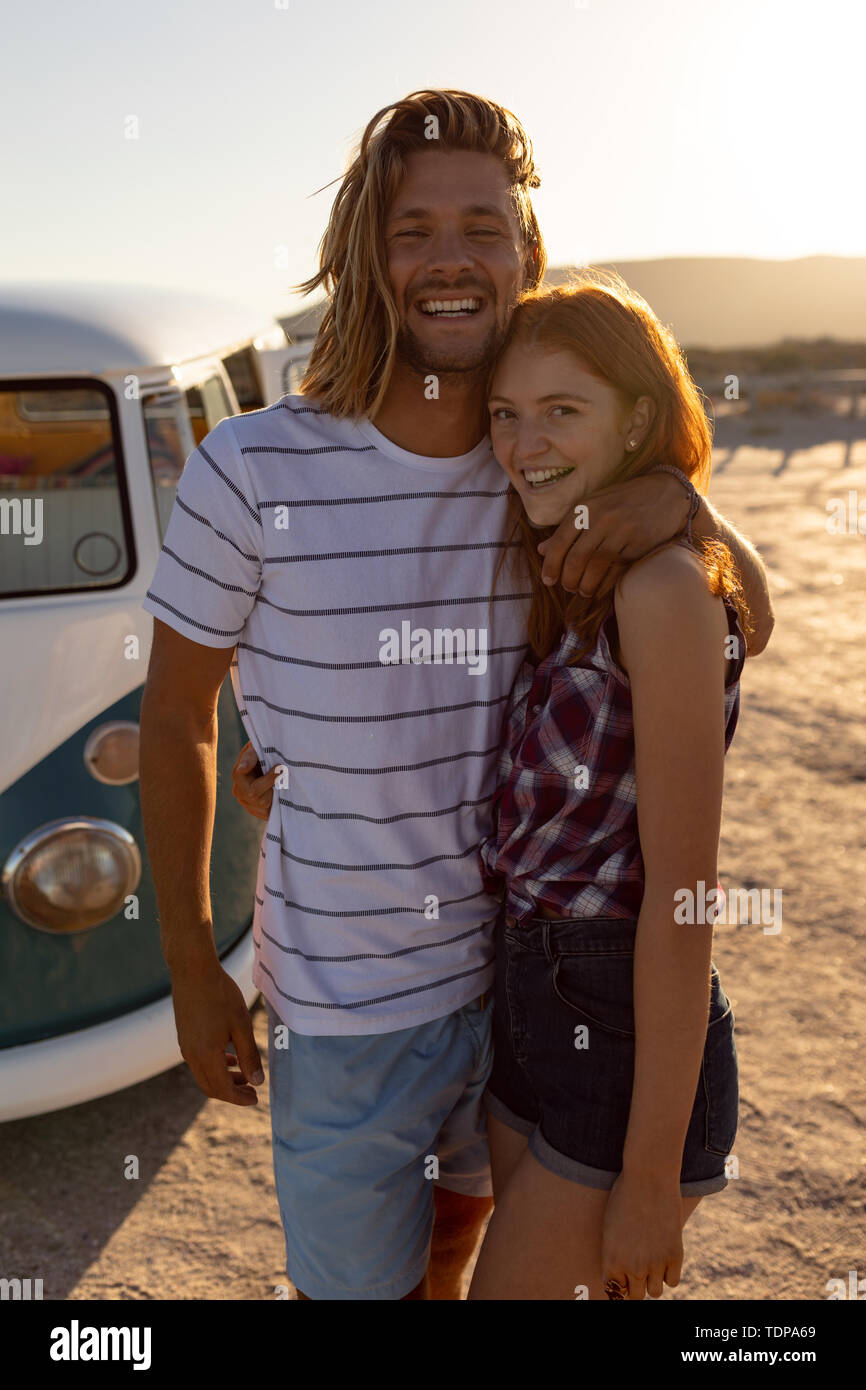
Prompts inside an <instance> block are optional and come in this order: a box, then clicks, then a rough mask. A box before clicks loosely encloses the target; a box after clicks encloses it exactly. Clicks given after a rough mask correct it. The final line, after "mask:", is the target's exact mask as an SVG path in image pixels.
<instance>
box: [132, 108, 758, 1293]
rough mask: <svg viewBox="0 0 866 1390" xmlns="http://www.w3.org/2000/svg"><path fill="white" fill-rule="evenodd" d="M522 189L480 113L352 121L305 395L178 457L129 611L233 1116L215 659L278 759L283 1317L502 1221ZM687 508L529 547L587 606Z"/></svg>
mask: <svg viewBox="0 0 866 1390" xmlns="http://www.w3.org/2000/svg"><path fill="white" fill-rule="evenodd" d="M537 184H538V177H537V174H536V173H535V169H534V164H533V157H532V149H531V145H530V143H529V141H528V139H527V137H526V135H525V133H524V132H523V130H522V128H521V126H520V125H519V123H518V122H517V121H516V119H515V118H514V117H513V116H512V115H511V113H509V112H507V111H505V110H504V109H503V108H501V107H499V106H497V105H495V104H494V103H492V102H489V101H486V100H484V99H482V98H479V97H474V96H471V95H469V94H467V93H463V92H419V93H414V94H412V95H411V96H410V97H407V98H405V99H404V100H403V101H401V102H398V103H395V104H394V106H392V107H387V108H384V110H383V111H380V112H379V113H377V115H376V116H374V117H373V119H372V120H371V121H370V123H369V124H368V126H367V128H366V130H365V132H364V136H363V138H362V141H361V144H360V147H359V150H358V153H357V156H356V158H355V159H354V161H353V163H352V164H351V166H350V168H349V170H348V172H347V174H346V176H345V178H344V180H343V183H342V185H341V188H340V191H339V193H338V195H337V198H336V200H335V203H334V207H333V210H332V214H331V219H330V223H329V226H328V229H327V232H326V234H325V237H324V240H323V243H322V251H321V269H320V272H319V273H318V275H316V276H315V277H313V279H312V280H310V281H308V282H307V285H306V288H307V289H308V290H309V289H312V288H314V287H315V286H316V285H317V284H324V285H325V286H326V287H327V288H328V290H329V294H330V303H329V307H328V309H327V311H326V314H325V317H324V320H323V323H322V327H321V329H320V332H319V335H318V338H317V340H316V345H315V348H314V351H313V354H312V357H311V360H310V365H309V368H308V370H307V373H306V376H305V378H304V383H303V389H304V394H303V396H295V397H284V398H283V399H282V400H281V401H280V402H278V403H277V405H275V406H272V407H270V408H269V409H267V410H263V411H257V412H253V413H252V414H248V415H244V416H242V417H239V418H236V419H226V420H223V421H222V422H221V423H220V424H219V425H218V426H217V427H216V429H214V430H212V431H211V433H210V435H209V436H208V437H207V439H205V440H204V442H203V443H202V444H201V445H200V446H199V448H198V449H197V450H196V451H195V452H194V453H193V454H192V455H191V457H190V459H189V460H188V463H187V466H186V469H185V470H184V473H183V475H182V478H181V480H180V486H179V489H178V500H177V503H176V505H175V508H174V511H173V513H172V517H171V520H170V524H169V527H168V530H167V534H166V538H165V544H164V546H163V553H162V555H161V556H160V561H159V565H158V567H157V572H156V575H155V577H154V581H153V585H152V587H151V589H150V590H149V591H148V598H147V600H146V601H145V605H144V606H145V608H146V609H147V611H149V612H150V613H152V614H153V616H154V618H155V620H156V621H155V622H154V643H153V651H152V655H151V663H150V668H149V672H148V680H147V687H146V691H145V696H144V702H143V707H142V770H141V793H142V805H143V812H144V818H145V829H146V834H147V843H148V849H149V852H150V858H151V863H152V866H153V872H154V877H155V882H156V886H157V895H158V901H159V910H160V919H161V926H162V934H163V948H164V951H165V956H166V960H167V962H168V964H169V967H170V970H171V975H172V986H173V994H174V1002H175V1016H176V1021H177V1029H178V1038H179V1041H180V1045H181V1051H182V1054H183V1056H184V1058H185V1059H186V1061H187V1062H188V1063H189V1065H190V1068H191V1070H192V1072H193V1074H194V1076H195V1078H196V1080H197V1081H198V1083H199V1085H200V1086H201V1087H202V1089H203V1090H204V1091H205V1093H206V1094H207V1095H209V1096H212V1097H215V1098H218V1099H222V1100H226V1101H229V1102H231V1103H234V1104H239V1105H246V1104H255V1103H256V1095H255V1090H254V1087H255V1086H256V1085H258V1084H260V1083H261V1082H262V1080H263V1076H262V1071H261V1064H260V1059H259V1055H258V1051H257V1048H256V1044H255V1040H254V1037H253V1032H252V1026H251V1022H250V1018H249V1014H248V1012H247V1010H246V1008H245V1006H244V1004H243V1000H242V998H241V995H240V991H239V990H238V989H237V987H236V986H235V985H234V984H233V982H232V981H231V980H230V979H229V977H228V976H227V975H226V973H225V972H224V971H223V970H222V968H221V966H220V964H219V961H218V959H217V957H216V954H215V950H214V945H213V936H212V930H211V915H210V902H209V897H208V887H207V885H208V858H209V848H210V832H211V826H212V819H213V807H214V797H215V780H214V749H215V742H216V723H215V708H216V700H217V694H218V691H219V688H220V685H221V683H222V681H223V678H224V676H225V674H226V672H227V670H228V669H229V664H230V662H231V658H232V653H233V651H234V650H235V648H237V653H238V662H237V670H236V671H234V670H233V672H232V676H233V680H234V684H235V693H236V696H237V698H238V704H239V708H241V710H242V714H243V718H244V719H245V721H246V725H247V728H248V731H249V734H250V741H251V743H252V745H253V748H254V750H255V753H256V755H257V757H258V760H259V762H260V764H261V767H262V768H266V769H268V772H267V775H266V777H264V778H258V779H256V781H255V784H254V788H253V793H252V795H253V797H257V796H258V797H262V796H264V797H265V798H266V799H267V798H269V797H270V796H271V787H272V786H274V785H276V790H277V793H278V794H277V795H276V796H274V797H273V799H272V800H271V801H270V802H269V803H268V809H267V810H264V809H263V810H262V814H263V815H266V816H267V827H266V830H265V833H264V837H263V848H262V858H261V862H260V867H259V877H258V885H257V891H256V908H255V916H254V936H255V942H256V966H255V975H254V979H255V982H256V984H257V985H258V986H259V987H260V989H261V990H262V993H263V994H264V996H265V999H266V1001H267V1005H268V1018H269V1029H270V1031H269V1064H270V1088H271V1106H272V1126H273V1144H274V1169H275V1176H276V1183H277V1194H278V1199H279V1203H280V1209H281V1214H282V1219H283V1224H284V1229H285V1232H286V1239H287V1268H288V1273H289V1276H290V1277H291V1278H292V1280H293V1281H294V1283H295V1285H296V1286H297V1288H298V1290H299V1293H300V1294H301V1296H302V1297H307V1298H312V1299H318V1298H334V1299H400V1298H426V1297H430V1296H432V1297H437V1298H458V1297H459V1296H460V1284H461V1279H462V1276H463V1272H464V1269H465V1266H466V1263H467V1261H468V1259H469V1258H470V1256H471V1254H472V1251H473V1250H474V1247H475V1245H476V1243H477V1239H478V1236H479V1234H480V1230H481V1226H482V1224H483V1221H484V1219H485V1217H486V1216H487V1214H488V1212H489V1210H490V1206H491V1202H490V1197H489V1193H490V1186H489V1175H488V1169H487V1151H486V1140H485V1136H484V1125H483V1113H482V1106H481V1096H482V1092H483V1090H484V1085H485V1082H486V1078H487V1074H488V1071H489V1066H490V1008H489V1004H488V1000H487V999H486V998H485V995H486V992H487V991H488V990H489V987H490V985H491V982H492V974H493V967H492V957H493V946H492V940H491V935H492V928H493V922H494V920H495V916H496V909H497V903H496V901H495V900H494V899H492V898H491V897H489V896H488V895H487V893H486V892H485V889H484V886H483V884H482V881H481V878H480V875H479V869H478V865H477V858H476V848H477V845H478V843H479V841H480V840H481V839H483V838H484V837H485V835H486V834H487V833H488V831H489V825H490V820H489V817H490V802H491V797H492V794H493V790H494V786H495V766H496V759H495V753H496V747H497V743H498V738H499V730H500V725H501V720H502V716H503V713H504V709H505V704H506V701H507V698H508V694H509V690H510V687H511V684H512V681H513V678H514V675H515V672H516V670H517V667H518V665H519V662H520V660H521V658H522V656H523V653H524V650H525V643H526V629H525V599H526V595H525V594H522V593H520V592H519V590H518V588H517V587H516V585H515V583H514V582H513V581H512V580H510V579H509V578H508V577H507V567H506V574H505V575H504V576H500V580H499V583H498V585H497V588H496V591H495V593H494V594H493V596H492V597H491V586H492V581H493V574H494V570H495V568H496V563H497V560H498V558H499V556H500V555H501V552H502V550H503V547H504V546H505V545H506V543H507V542H506V489H505V481H504V479H503V477H502V474H501V472H500V470H499V468H498V465H497V464H496V462H495V460H494V459H493V456H492V453H491V450H490V444H489V439H488V438H487V434H486V412H485V398H484V386H485V378H486V372H487V368H488V366H489V364H490V363H491V361H492V360H493V357H494V355H495V352H496V349H497V346H498V344H499V343H500V341H501V339H502V336H503V332H504V329H505V326H506V324H507V322H508V317H509V314H510V312H511V309H512V307H513V304H514V302H515V298H516V296H517V294H518V293H519V291H520V290H521V289H522V288H524V287H530V286H534V285H536V284H537V283H539V281H540V280H541V277H542V276H543V273H544V267H545V252H544V246H543V242H542V239H541V235H540V232H539V230H538V227H537V224H536V221H535V217H534V214H533V211H532V207H531V203H530V198H529V191H530V189H531V188H533V187H536V186H537ZM374 420H375V423H374ZM687 510H688V499H687V495H686V493H685V491H684V490H683V489H682V487H681V486H680V484H679V482H678V481H677V480H676V479H675V478H671V477H670V476H668V475H659V476H658V477H653V478H648V479H647V478H644V479H639V480H636V481H634V482H632V483H630V484H628V485H626V486H623V487H619V488H615V489H610V490H608V491H607V493H606V494H605V495H604V496H601V497H599V498H597V499H594V501H593V503H592V508H591V517H592V526H591V528H590V533H585V534H583V535H580V534H579V533H577V532H575V531H574V530H573V528H572V529H571V532H570V534H569V531H568V528H562V533H561V534H558V535H557V536H556V537H555V538H553V540H552V541H551V542H550V544H549V546H548V553H547V556H546V559H545V564H546V566H547V567H548V569H549V575H548V577H549V578H550V579H551V580H552V579H554V578H555V577H556V575H557V572H558V569H559V565H560V563H561V562H562V559H563V556H564V555H565V552H566V550H567V549H568V547H569V546H572V550H571V554H570V555H569V558H568V559H567V560H566V564H565V568H564V570H563V582H564V583H568V585H569V587H572V588H574V587H578V586H579V587H581V589H582V590H583V591H586V592H592V591H594V589H595V588H596V586H597V585H598V584H600V583H602V582H606V581H605V575H606V573H607V571H608V570H609V569H610V568H611V566H612V565H615V559H616V557H617V556H618V555H624V556H626V557H627V558H634V557H636V556H639V555H642V554H644V553H646V552H647V551H648V550H650V549H652V548H653V546H655V545H657V544H659V543H660V542H662V541H663V540H665V539H667V538H669V537H670V536H672V535H674V534H676V533H677V532H678V531H680V530H681V529H682V528H683V526H684V524H685V521H686V517H687ZM693 529H694V530H695V531H696V532H697V533H698V534H717V535H719V536H720V537H721V538H722V539H724V540H725V541H727V542H728V544H729V545H730V546H731V549H732V550H733V552H734V555H735V557H736V559H737V561H738V563H739V566H740V569H741V572H742V576H743V580H744V587H745V590H746V595H747V599H748V600H749V602H750V607H751V609H752V612H753V614H754V615H755V617H756V621H757V632H756V634H755V639H754V641H753V646H752V650H753V651H754V650H761V648H762V647H763V645H764V644H765V643H766V640H767V637H768V635H769V631H770V629H771V626H772V618H771V615H770V607H769V601H768V598H767V593H766V584H765V582H764V577H763V572H762V569H761V566H760V562H759V560H758V559H757V557H756V556H755V554H754V552H753V551H752V550H751V549H750V548H749V546H748V544H747V543H746V542H745V541H743V540H742V538H740V537H739V536H737V535H736V533H735V532H733V531H732V530H731V528H730V527H728V526H727V525H726V524H725V523H724V522H723V521H722V520H721V519H720V518H719V517H717V516H716V515H715V514H714V513H713V512H712V510H711V509H710V508H709V506H708V505H707V503H706V502H705V501H702V502H701V506H700V510H699V512H698V515H697V516H696V518H695V520H694V523H693ZM168 785H171V786H172V787H173V789H174V790H173V795H172V798H171V800H170V801H168V802H167V801H166V798H165V794H164V789H165V787H166V786H168ZM261 804H264V803H261ZM281 1024H282V1025H284V1027H283V1028H282V1029H280V1025H281ZM281 1041H288V1046H287V1047H282V1046H279V1043H280V1042H281ZM230 1044H231V1046H232V1047H233V1048H234V1050H235V1052H236V1056H237V1068H235V1066H234V1065H233V1064H234V1058H233V1057H232V1055H231V1053H230V1052H229V1053H228V1055H227V1048H228V1047H229V1045H230ZM431 1242H432V1243H431Z"/></svg>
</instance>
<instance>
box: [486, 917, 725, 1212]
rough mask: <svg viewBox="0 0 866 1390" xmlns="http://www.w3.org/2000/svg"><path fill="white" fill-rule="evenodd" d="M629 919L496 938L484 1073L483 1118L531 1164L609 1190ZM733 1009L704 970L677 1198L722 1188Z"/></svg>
mask: <svg viewBox="0 0 866 1390" xmlns="http://www.w3.org/2000/svg"><path fill="white" fill-rule="evenodd" d="M636 929H637V922H636V921H635V920H634V919H630V920H620V919H616V918H591V919H571V918H569V919H567V920H562V921H548V920H546V919H544V918H540V917H536V918H533V919H531V920H530V921H528V922H526V923H524V924H523V925H522V926H519V925H517V924H516V923H515V921H514V918H513V917H502V918H500V922H499V924H498V926H497V932H496V982H495V986H494V1009H493V1038H494V1052H493V1072H492V1074H491V1077H490V1084H489V1086H488V1089H487V1092H486V1097H485V1099H486V1103H487V1107H488V1111H489V1113H490V1114H491V1115H493V1116H494V1117H495V1118H496V1119H497V1120H500V1121H501V1122H502V1123H503V1124H505V1125H508V1126H509V1127H510V1128H511V1129H514V1130H517V1132H518V1133H520V1134H524V1135H527V1136H529V1148H530V1152H531V1153H532V1154H533V1157H534V1158H535V1159H536V1160H537V1161H538V1162H539V1163H540V1164H541V1165H542V1166H543V1167H544V1168H547V1169H549V1170H550V1171H551V1172H553V1173H557V1174H558V1175H559V1176H560V1177H563V1178H567V1179H570V1180H571V1181H573V1182H577V1183H582V1184H583V1185H584V1186H586V1187H595V1188H610V1187H612V1186H613V1183H614V1182H615V1180H616V1178H617V1176H618V1175H619V1173H620V1171H621V1169H622V1156H623V1146H624V1143H625V1137H626V1130H627V1127H628V1118H629V1107H630V1105H631V1095H632V1085H633V1080H634V1044H635V1036H634V988H633V967H634V942H635V932H636ZM737 1108H738V1085H737V1048H736V1043H735V1041H734V1014H733V1010H732V1009H731V1005H730V1002H729V1000H728V999H727V997H726V996H725V992H724V990H723V989H722V982H721V979H720V978H719V972H718V970H717V969H716V967H715V965H713V967H712V980H711V994H710V1009H709V1019H708V1026H707V1038H706V1043H705V1045H704V1056H703V1062H702V1065H701V1074H700V1077H699V1079H698V1086H697V1093H696V1095H695V1103H694V1106H693V1108H692V1115H691V1120H690V1122H689V1128H688V1133H687V1135H686V1141H685V1147H684V1150H683V1161H682V1168H681V1171H680V1191H681V1193H682V1195H683V1196H685V1197H697V1196H703V1195H704V1194H705V1193H709V1192H718V1191H720V1190H721V1189H722V1188H723V1187H726V1186H727V1177H726V1175H725V1159H726V1158H727V1157H728V1155H729V1154H730V1152H731V1148H732V1147H733V1143H734V1137H735V1135H736V1132H737Z"/></svg>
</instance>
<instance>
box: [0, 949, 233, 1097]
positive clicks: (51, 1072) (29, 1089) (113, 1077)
mask: <svg viewBox="0 0 866 1390" xmlns="http://www.w3.org/2000/svg"><path fill="white" fill-rule="evenodd" d="M253 959H254V947H253V933H252V927H250V928H248V929H247V931H246V932H244V934H243V936H242V937H241V939H240V941H238V942H237V944H236V945H235V946H233V947H232V949H231V950H230V951H229V952H228V953H227V954H226V955H225V956H224V957H223V959H222V962H221V964H222V966H223V969H225V970H226V971H227V972H228V973H229V975H231V977H232V979H233V980H234V981H235V983H236V984H237V985H238V986H239V987H240V990H241V992H242V994H243V996H244V1000H245V1001H246V1004H247V1006H248V1007H249V1006H250V1005H251V1004H252V1003H253V1002H254V1000H255V999H256V998H257V997H258V993H259V991H258V990H257V989H256V987H255V985H254V984H253ZM182 1061H183V1058H182V1057H181V1055H180V1048H179V1047H178V1043H177V1033H176V1031H175V1023H174V1006H173V1004H172V999H171V995H170V994H168V995H166V996H165V998H163V999H158V1000H157V1001H156V1002H155V1003H153V1004H147V1005H145V1007H144V1008H143V1009H135V1010H133V1012H132V1013H127V1014H121V1015H120V1016H119V1017H118V1018H112V1019H110V1020H109V1021H108V1022H107V1023H99V1024H97V1025H96V1026H95V1027H93V1028H82V1029H80V1030H78V1031H77V1032H74V1033H63V1034H60V1035H59V1036H58V1037H53V1038H46V1039H44V1040H43V1041H41V1042H34V1043H25V1044H24V1045H23V1046H21V1047H6V1048H3V1049H2V1050H0V1122H2V1121H4V1120H20V1119H23V1118H24V1117H25V1116H28V1115H43V1114H45V1113H46V1112H47V1111H49V1110H63V1109H65V1108H66V1107H67V1106H69V1105H81V1104H82V1102H83V1101H87V1100H95V1099H96V1098H97V1097H98V1096H107V1095H111V1094H112V1092H114V1091H122V1090H123V1089H124V1088H125V1087H126V1086H134V1085H136V1083H137V1082H139V1081H147V1080H148V1078H149V1077H151V1076H158V1075H159V1073H160V1072H163V1071H168V1069H169V1068H170V1067H175V1066H177V1064H178V1062H182Z"/></svg>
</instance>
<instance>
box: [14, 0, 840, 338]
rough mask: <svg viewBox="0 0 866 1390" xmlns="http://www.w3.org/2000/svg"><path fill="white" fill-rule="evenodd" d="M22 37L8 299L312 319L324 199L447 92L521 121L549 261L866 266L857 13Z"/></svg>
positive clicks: (555, 18)
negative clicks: (32, 288) (101, 287)
mask: <svg viewBox="0 0 866 1390" xmlns="http://www.w3.org/2000/svg"><path fill="white" fill-rule="evenodd" d="M2 35H3V44H2V50H3V51H2V57H0V120H2V139H0V180H2V182H0V189H2V193H0V198H2V202H3V207H2V216H0V252H2V262H0V275H2V276H3V277H4V278H6V277H14V278H19V277H27V278H31V277H40V278H41V277H49V278H52V279H54V278H58V277H62V278H87V279H90V278H103V279H110V280H135V281H138V282H142V281H144V282H149V283H162V284H167V285H180V286H186V287H187V288H190V289H201V290H204V291H208V290H210V291H211V292H213V293H220V294H228V295H231V296H232V297H234V298H241V299H255V300H257V301H258V302H260V303H263V304H266V305H267V306H268V307H269V308H270V309H272V310H274V311H281V312H285V311H286V309H289V308H293V307H298V301H296V300H294V299H293V298H292V297H291V296H290V295H289V294H288V293H287V292H286V291H287V290H288V287H289V286H291V285H292V284H293V283H297V281H299V280H301V279H303V278H305V277H306V276H307V275H309V274H310V273H312V271H313V270H314V269H315V266H316V249H317V245H318V241H319V238H320V236H321V233H322V230H323V228H324V225H325V222H326V219H327V214H328V211H329V208H330V204H331V201H332V198H333V194H334V192H335V189H334V188H331V189H327V190H326V191H325V192H322V193H319V194H318V196H313V195H314V194H315V192H316V190H317V189H320V188H321V187H322V185H324V184H327V183H329V182H330V181H331V180H332V179H334V178H337V177H338V176H339V175H340V174H341V173H342V171H343V167H344V162H345V158H346V155H347V152H348V149H349V146H350V143H351V142H352V141H353V140H355V139H356V138H357V137H358V135H359V134H360V132H361V130H362V129H363V126H364V124H365V123H366V121H367V119H368V118H369V117H370V116H371V115H372V114H373V112H374V111H376V110H378V109H379V107H381V106H383V105H385V104H386V103H387V102H389V101H393V100H395V99H396V98H398V97H400V96H403V95H404V94H405V93H407V92H409V91H412V90H414V89H415V88H418V87H429V86H449V87H462V88H466V89H468V90H470V91H476V92H479V93H482V94H484V95H488V96H490V97H493V98H494V99H495V100H497V101H499V102H501V103H502V104H504V105H505V106H508V107H510V108H511V109H512V110H513V111H515V112H516V113H517V115H518V116H520V118H521V119H522V121H523V122H524V124H525V125H526V127H527V129H528V131H529V133H530V135H531V137H532V139H533V142H534V145H535V150H536V155H537V158H538V161H539V165H540V168H541V173H542V187H541V189H540V190H539V191H538V193H537V195H536V208H537V210H538V214H539V218H540V221H541V226H542V230H543V231H544V234H545V237H546V239H547V243H548V250H549V253H550V259H551V263H552V264H563V263H566V262H575V263H581V262H583V261H586V260H589V261H601V260H617V259H620V260H627V259H635V258H642V257H649V256H667V255H719V254H727V255H758V256H773V257H780V258H786V257H792V256H801V255H810V254H813V253H822V252H823V253H835V254H840V255H852V254H858V255H863V254H866V191H864V190H866V180H864V178H863V130H864V115H863V95H862V93H863V76H862V64H863V54H864V51H866V44H864V38H866V8H864V6H863V5H862V3H861V2H860V0H822V2H821V3H820V4H817V3H815V0H808V3H807V0H655V3H653V0H424V2H423V3H422V2H421V0H369V3H356V4H352V3H349V0H327V3H320V4H303V3H301V0H174V2H173V3H168V0H151V3H149V4H148V5H144V6H134V5H120V4H118V3H117V0H102V2H101V3H100V2H99V0H76V3H75V4H69V3H64V4H61V3H58V0H41V3H40V4H39V5H38V6H32V5H29V6H28V5H26V4H20V5H18V6H15V7H13V6H12V5H11V4H10V5H9V6H7V7H6V9H5V13H4V18H3V26H2ZM129 117H135V118H137V122H138V132H139V133H138V138H137V139H129V138H126V131H127V130H128V129H129V128H130V126H129V123H128V119H127V118H129ZM281 247H282V248H284V250H283V251H282V252H280V251H279V248H281ZM281 256H282V257H284V260H283V263H280V262H281Z"/></svg>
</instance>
